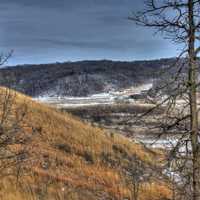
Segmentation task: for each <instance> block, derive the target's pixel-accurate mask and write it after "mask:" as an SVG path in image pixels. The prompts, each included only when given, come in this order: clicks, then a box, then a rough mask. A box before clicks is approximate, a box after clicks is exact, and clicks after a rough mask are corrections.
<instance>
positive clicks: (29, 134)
mask: <svg viewBox="0 0 200 200" xmlns="http://www.w3.org/2000/svg"><path fill="white" fill-rule="evenodd" d="M0 91H1V92H6V89H5V88H1V89H0ZM13 94H14V92H13ZM14 104H15V105H13V108H21V107H22V106H23V107H24V106H25V107H26V115H25V117H24V118H23V120H22V121H20V127H21V129H20V130H21V131H22V132H23V134H22V135H21V137H23V138H21V140H19V142H18V143H14V144H10V145H8V146H9V150H10V151H12V153H15V154H17V153H18V152H21V151H22V150H23V152H25V153H24V155H23V157H20V159H21V161H22V162H20V164H19V165H17V166H16V165H11V166H9V167H7V168H6V169H5V170H6V172H12V173H9V174H11V175H9V176H5V178H2V179H1V182H0V185H1V187H0V188H1V189H0V199H4V200H8V199H9V200H12V199H13V200H19V199H20V200H23V199H26V200H27V199H85V200H86V199H87V200H89V199H91V200H92V199H95V200H96V199H119V200H120V199H125V198H126V199H133V197H132V193H133V192H132V188H133V181H132V180H135V179H131V176H134V175H135V174H134V173H135V172H138V173H140V174H141V175H139V177H141V178H143V179H142V180H141V181H140V185H139V186H140V192H139V198H138V199H139V200H150V199H151V200H153V199H155V200H161V199H170V197H171V192H170V190H169V189H168V187H167V185H168V183H167V181H160V180H159V179H160V178H161V177H160V176H157V177H156V176H155V175H154V171H155V169H156V170H157V171H156V173H157V172H158V171H159V165H157V164H155V163H156V162H157V163H159V160H161V159H160V155H159V154H158V153H156V152H155V153H153V152H147V151H146V150H145V149H144V148H143V147H142V146H140V145H138V144H134V143H132V142H130V141H129V140H128V139H126V138H124V137H123V136H119V135H110V134H109V133H107V132H106V131H104V130H101V129H98V128H94V127H91V126H89V125H87V124H85V123H83V122H81V121H79V120H77V119H76V118H74V117H73V116H71V115H70V114H66V113H61V112H60V111H58V110H56V109H54V108H51V107H48V106H46V105H43V104H39V103H36V102H34V101H33V100H31V98H29V97H26V96H24V95H21V94H18V93H17V94H15V101H14ZM20 112H23V109H18V110H17V113H18V116H20ZM10 115H13V113H11V114H10ZM12 120H16V117H14V118H12ZM19 135H20V134H19ZM25 138H26V140H23V139H25ZM27 138H28V139H27ZM24 150H25V151H24ZM14 159H16V158H14ZM17 159H18V160H19V158H18V157H17ZM2 162H4V163H5V160H4V161H0V164H2ZM9 162H10V160H9ZM137 163H140V164H139V165H138V166H140V167H141V169H138V167H136V164H137ZM133 172H134V173H133ZM138 173H136V174H138ZM130 174H131V175H130ZM147 174H148V178H144V177H146V176H147Z"/></svg>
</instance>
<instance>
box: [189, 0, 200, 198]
mask: <svg viewBox="0 0 200 200" xmlns="http://www.w3.org/2000/svg"><path fill="white" fill-rule="evenodd" d="M188 9H189V27H190V31H189V74H188V75H189V86H190V87H189V97H190V115H191V117H190V125H191V127H190V128H191V129H190V130H191V143H192V156H193V158H192V161H193V163H192V164H193V166H192V177H193V182H192V189H193V196H192V200H200V188H199V186H200V185H199V183H198V182H199V161H198V160H199V158H198V157H199V156H198V155H199V150H198V112H197V89H196V86H197V66H196V55H195V25H194V4H193V0H188Z"/></svg>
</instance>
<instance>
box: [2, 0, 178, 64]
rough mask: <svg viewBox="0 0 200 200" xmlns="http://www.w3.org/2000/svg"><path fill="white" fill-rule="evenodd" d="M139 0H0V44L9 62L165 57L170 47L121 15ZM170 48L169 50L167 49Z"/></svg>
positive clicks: (170, 50)
mask: <svg viewBox="0 0 200 200" xmlns="http://www.w3.org/2000/svg"><path fill="white" fill-rule="evenodd" d="M141 2H142V1H141V0H123V1H122V0H56V1H55V0H9V2H8V0H1V3H0V45H1V49H2V51H9V50H10V49H14V50H15V55H14V56H13V58H12V60H10V63H11V64H14V63H38V62H39V63H40V62H54V61H64V60H77V59H104V58H106V59H115V60H134V59H151V58H156V57H168V56H173V55H175V50H176V49H174V48H172V46H170V45H169V43H168V42H167V41H164V40H162V39H161V38H159V37H158V36H157V37H155V36H152V31H149V30H146V29H144V28H140V27H136V26H135V25H134V23H133V22H131V21H129V20H128V19H127V17H128V15H129V14H130V13H131V11H134V10H136V9H138V8H141V7H142V3H141ZM172 49H173V50H172Z"/></svg>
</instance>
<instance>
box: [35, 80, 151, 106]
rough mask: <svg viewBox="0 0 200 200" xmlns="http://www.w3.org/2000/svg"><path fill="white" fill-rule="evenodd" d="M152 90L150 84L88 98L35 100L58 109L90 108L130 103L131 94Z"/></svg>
mask: <svg viewBox="0 0 200 200" xmlns="http://www.w3.org/2000/svg"><path fill="white" fill-rule="evenodd" d="M151 88H152V83H148V84H143V85H140V86H138V87H131V88H128V89H124V90H122V91H115V92H109V93H100V94H94V95H91V96H88V97H70V96H69V97H67V96H66V97H59V96H49V95H44V96H40V97H38V98H36V100H38V101H40V102H44V103H49V104H53V105H56V106H58V107H63V108H66V107H80V106H92V105H109V104H114V103H116V102H118V103H119V102H126V103H132V102H134V100H133V99H130V98H129V96H130V95H132V94H141V93H142V91H146V90H149V89H151Z"/></svg>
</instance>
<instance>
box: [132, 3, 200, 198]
mask: <svg viewBox="0 0 200 200" xmlns="http://www.w3.org/2000/svg"><path fill="white" fill-rule="evenodd" d="M130 19H131V20H134V21H135V22H136V24H138V25H141V26H145V27H149V28H155V29H156V33H161V34H162V35H163V36H164V38H166V39H170V40H172V42H174V43H176V44H179V45H181V46H182V47H183V50H182V51H181V52H180V55H179V56H178V58H177V60H176V62H175V63H174V65H173V66H170V67H168V69H170V70H171V76H170V77H171V78H170V80H169V81H168V82H167V83H166V84H162V85H161V86H159V87H158V88H157V91H161V90H163V89H166V88H169V86H170V87H171V86H172V87H171V89H170V94H169V95H167V97H166V98H164V99H163V100H162V101H161V102H159V103H158V104H157V105H156V106H155V108H158V107H159V106H164V107H165V108H166V110H165V112H164V115H163V119H162V122H161V121H160V126H159V129H162V132H163V133H166V132H169V131H171V130H174V131H178V132H179V133H181V137H179V140H178V142H177V143H176V145H175V146H174V148H173V150H172V151H171V153H170V157H169V159H170V160H172V159H175V160H179V164H180V163H181V166H184V167H185V168H192V170H191V175H190V178H191V181H189V185H190V186H191V192H192V197H190V199H193V200H199V199H200V155H199V122H198V107H197V106H198V102H197V94H198V86H199V83H198V57H197V56H198V53H199V52H200V47H199V46H198V42H199V40H200V1H199V0H147V1H145V8H144V10H142V11H139V12H137V13H135V14H133V16H130ZM172 68H173V69H172ZM160 94H161V95H162V94H163V93H160ZM181 99H184V101H185V103H184V104H182V105H181V106H180V105H179V106H178V105H177V101H178V100H181ZM180 107H181V108H180ZM155 108H153V109H155ZM151 111H152V110H151ZM151 111H149V112H151ZM149 112H148V113H149ZM146 114H147V113H145V115H146ZM188 124H189V126H188ZM188 143H189V149H186V150H185V151H187V152H184V154H183V152H181V151H180V147H181V146H183V145H184V146H185V148H186V145H187V144H188ZM186 153H187V155H186ZM183 158H185V160H186V162H185V161H184V162H183ZM180 159H181V161H180ZM188 163H189V164H188ZM179 170H180V166H179ZM187 180H188V179H187Z"/></svg>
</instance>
